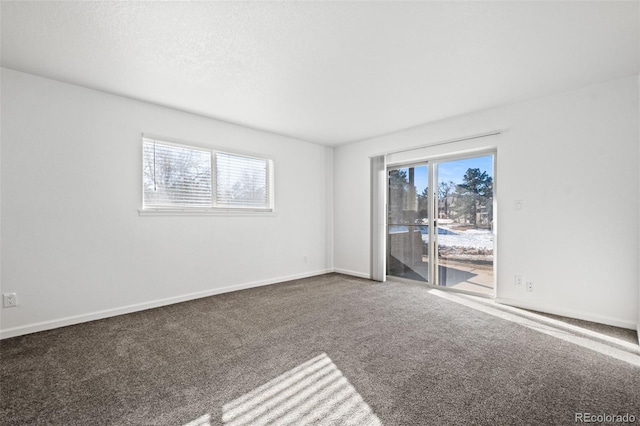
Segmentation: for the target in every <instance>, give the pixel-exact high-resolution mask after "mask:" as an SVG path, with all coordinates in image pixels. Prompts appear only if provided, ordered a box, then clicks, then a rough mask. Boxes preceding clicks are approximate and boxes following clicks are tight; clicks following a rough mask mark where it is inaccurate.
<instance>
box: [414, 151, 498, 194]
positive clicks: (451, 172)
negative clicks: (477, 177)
mask: <svg viewBox="0 0 640 426" xmlns="http://www.w3.org/2000/svg"><path fill="white" fill-rule="evenodd" d="M476 168H477V169H480V171H481V172H487V174H488V175H489V176H491V177H493V158H492V156H491V155H485V156H482V157H474V158H465V159H464V160H453V161H444V162H442V163H440V164H439V165H438V181H439V182H449V181H453V182H454V183H456V184H460V183H462V178H463V176H464V174H465V173H466V171H467V170H468V169H476ZM403 170H405V171H407V174H408V169H403ZM428 173H429V171H428V167H427V166H419V167H416V168H415V185H416V189H417V192H418V194H421V193H422V191H423V190H424V189H425V188H426V187H427V184H428V182H429V175H428Z"/></svg>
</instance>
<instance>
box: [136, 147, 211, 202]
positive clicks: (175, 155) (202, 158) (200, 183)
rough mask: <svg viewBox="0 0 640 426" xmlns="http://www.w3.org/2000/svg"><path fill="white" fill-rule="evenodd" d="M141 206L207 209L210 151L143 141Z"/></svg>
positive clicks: (209, 188)
mask: <svg viewBox="0 0 640 426" xmlns="http://www.w3.org/2000/svg"><path fill="white" fill-rule="evenodd" d="M143 157H144V165H143V170H144V178H143V185H144V196H143V207H211V194H212V188H211V152H210V151H205V150H199V149H195V148H191V147H181V146H174V145H167V144H164V143H159V142H157V141H154V140H145V141H144V142H143Z"/></svg>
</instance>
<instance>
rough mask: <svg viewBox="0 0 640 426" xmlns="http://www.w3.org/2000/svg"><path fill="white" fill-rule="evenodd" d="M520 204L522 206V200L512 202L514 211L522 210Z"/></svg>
mask: <svg viewBox="0 0 640 426" xmlns="http://www.w3.org/2000/svg"><path fill="white" fill-rule="evenodd" d="M522 204H523V203H522V200H515V201H514V202H513V208H514V209H515V210H522Z"/></svg>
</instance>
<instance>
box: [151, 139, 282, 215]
mask: <svg viewBox="0 0 640 426" xmlns="http://www.w3.org/2000/svg"><path fill="white" fill-rule="evenodd" d="M142 146H143V155H142V157H143V174H142V175H143V177H142V185H143V200H142V209H143V210H146V211H211V212H216V211H273V162H272V161H271V160H269V159H265V158H258V157H250V156H246V155H241V154H236V153H229V152H221V151H215V150H207V149H202V148H196V147H191V146H185V145H178V144H174V143H170V142H165V141H159V140H156V139H151V138H147V137H144V138H143V140H142Z"/></svg>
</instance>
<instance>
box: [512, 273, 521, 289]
mask: <svg viewBox="0 0 640 426" xmlns="http://www.w3.org/2000/svg"><path fill="white" fill-rule="evenodd" d="M513 283H514V284H515V285H516V287H522V284H524V277H523V276H522V275H516V277H515V280H514V281H513Z"/></svg>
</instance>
